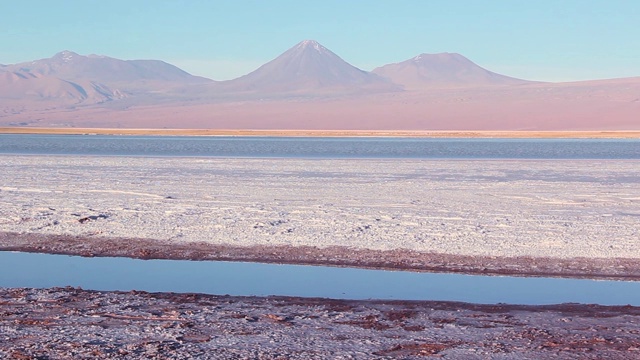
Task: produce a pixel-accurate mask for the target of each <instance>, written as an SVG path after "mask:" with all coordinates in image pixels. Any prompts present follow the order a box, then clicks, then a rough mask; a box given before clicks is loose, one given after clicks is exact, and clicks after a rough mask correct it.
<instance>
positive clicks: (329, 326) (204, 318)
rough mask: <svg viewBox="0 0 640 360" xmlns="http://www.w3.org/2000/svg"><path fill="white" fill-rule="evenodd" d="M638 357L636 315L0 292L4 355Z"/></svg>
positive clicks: (632, 310) (0, 350)
mask: <svg viewBox="0 0 640 360" xmlns="http://www.w3.org/2000/svg"><path fill="white" fill-rule="evenodd" d="M425 357H442V358H451V359H549V358H553V359H574V358H575V359H577V358H579V359H637V358H638V357H640V308H638V307H628V306H623V307H612V306H599V305H578V304H563V305H554V306H517V305H473V304H465V303H452V302H407V301H346V300H329V299H304V298H285V297H267V298H257V297H231V296H212V295H200V294H173V293H146V292H138V291H133V292H98V291H87V290H81V289H75V288H51V289H25V288H18V289H6V288H0V358H3V359H5V358H6V359H71V358H73V359H115V358H118V359H120V358H125V359H191V358H198V359H376V358H380V359H384V358H400V359H417V358H425Z"/></svg>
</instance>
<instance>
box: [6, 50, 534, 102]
mask: <svg viewBox="0 0 640 360" xmlns="http://www.w3.org/2000/svg"><path fill="white" fill-rule="evenodd" d="M0 72H2V74H3V76H2V80H0V98H19V97H33V98H41V99H61V100H66V101H74V100H75V101H77V102H78V103H81V102H84V101H90V102H93V103H96V102H104V101H110V100H117V99H123V98H126V97H131V96H134V95H136V94H138V95H139V94H144V93H154V92H162V93H170V92H171V90H172V89H178V91H176V92H178V93H181V94H185V93H190V92H191V91H194V92H197V93H199V94H201V95H202V94H203V93H204V94H205V96H206V94H210V96H212V97H214V98H215V97H216V95H220V94H224V95H228V94H230V93H231V94H243V93H245V94H264V95H266V96H268V97H272V96H274V95H278V94H292V95H304V94H311V95H318V94H321V95H325V96H326V95H329V94H340V95H342V94H349V93H351V94H361V93H371V92H396V91H402V90H404V89H414V88H422V87H461V86H483V85H512V84H523V83H526V81H525V80H520V79H514V78H510V77H507V76H504V75H499V74H496V73H493V72H490V71H488V70H485V69H483V68H481V67H479V66H477V65H476V64H474V63H473V62H471V61H470V60H468V59H467V58H465V57H463V56H462V55H459V54H422V55H419V56H417V57H415V58H413V59H410V60H407V61H404V62H401V63H397V64H389V65H385V66H382V67H379V68H377V69H375V70H374V71H373V72H367V71H364V70H361V69H358V68H357V67H355V66H353V65H351V64H349V63H347V62H346V61H344V60H343V59H342V58H340V57H339V56H338V55H336V54H335V53H333V52H332V51H331V50H329V49H327V48H325V47H324V46H322V45H321V44H319V43H318V42H316V41H314V40H305V41H302V42H300V43H298V44H297V45H295V46H294V47H292V48H290V49H289V50H287V51H285V52H284V53H283V54H282V55H280V56H278V57H277V58H275V59H273V60H272V61H270V62H268V63H266V64H264V65H262V66H261V67H259V68H258V69H256V70H255V71H253V72H251V73H249V74H247V75H245V76H242V77H239V78H237V79H233V80H228V81H213V80H210V79H206V78H203V77H199V76H193V75H191V74H189V73H187V72H186V71H184V70H182V69H179V68H178V67H176V66H173V65H171V64H168V63H165V62H163V61H159V60H119V59H114V58H111V57H107V56H100V55H88V56H83V55H79V54H76V53H74V52H72V51H68V50H65V51H62V52H59V53H57V54H55V55H54V56H53V57H51V58H48V59H40V60H35V61H31V62H24V63H19V64H14V65H3V66H2V67H0ZM189 85H199V86H198V87H194V88H192V89H188V86H189ZM196 89H197V90H196ZM176 97H177V98H183V96H181V95H180V94H176Z"/></svg>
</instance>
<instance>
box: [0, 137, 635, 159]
mask: <svg viewBox="0 0 640 360" xmlns="http://www.w3.org/2000/svg"><path fill="white" fill-rule="evenodd" d="M0 154H33V155H103V156H186V157H227V158H237V157H240V158H242V157H249V158H324V159H327V158H329V159H331V158H336V159H343V158H354V159H357V158H374V159H376V158H377V159H387V158H389V159H394V158H397V159H640V140H635V139H632V140H627V139H624V140H620V139H432V138H379V137H378V138H376V137H370V138H322V137H251V136H115V135H29V134H0Z"/></svg>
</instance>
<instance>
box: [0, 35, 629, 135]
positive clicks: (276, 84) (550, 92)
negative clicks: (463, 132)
mask: <svg viewBox="0 0 640 360" xmlns="http://www.w3.org/2000/svg"><path fill="white" fill-rule="evenodd" d="M639 89H640V79H639V78H628V79H612V80H602V81H599V82H575V83H555V84H551V83H541V82H534V81H528V80H523V79H517V78H513V77H509V76H506V75H501V74H498V73H495V72H492V71H490V70H487V69H484V68H482V67H480V66H478V65H476V64H475V63H473V62H472V61H471V60H469V59H467V58H465V57H464V56H462V55H460V54H455V53H440V54H420V55H418V56H415V57H413V58H411V59H408V60H405V61H402V62H398V63H394V64H387V65H383V66H381V67H378V68H376V69H374V70H373V71H371V72H367V71H364V70H361V69H358V68H357V67H355V66H353V65H351V64H349V63H348V62H346V61H345V60H343V59H342V58H340V57H339V56H338V55H336V54H335V53H333V52H332V51H330V50H329V49H327V48H326V47H324V46H322V45H321V44H319V43H318V42H316V41H313V40H305V41H302V42H300V43H298V44H296V45H295V46H293V47H292V48H290V49H288V50H287V51H285V52H284V53H283V54H282V55H280V56H278V57H276V58H275V59H273V60H271V61H269V62H268V63H266V64H264V65H262V66H261V67H259V68H258V69H256V70H255V71H253V72H251V73H249V74H247V75H244V76H241V77H239V78H236V79H233V80H227V81H214V80H211V79H207V78H203V77H199V76H194V75H191V74H189V73H187V72H186V71H183V70H181V69H179V68H178V67H176V66H173V65H171V64H168V63H166V62H163V61H159V60H119V59H115V58H111V57H107V56H99V55H88V56H83V55H79V54H77V53H74V52H72V51H62V52H60V53H57V54H55V55H54V56H53V57H51V58H48V59H40V60H35V61H30V62H24V63H19V64H5V65H0V126H3V125H24V126H26V125H28V126H34V125H42V126H44V125H45V124H49V125H52V124H53V125H55V126H58V125H60V126H80V124H85V125H90V126H94V125H95V126H98V125H99V126H107V127H109V126H121V127H136V126H152V127H156V126H159V125H160V124H162V126H166V127H185V126H186V127H194V126H196V127H218V128H219V127H231V128H232V127H243V128H274V127H276V128H277V127H280V128H310V127H312V128H320V129H322V128H336V127H338V128H339V127H342V128H354V129H356V128H358V129H369V128H380V129H394V128H398V129H410V128H415V129H435V128H445V129H446V128H455V129H459V128H465V127H466V128H469V129H480V128H486V127H489V128H492V129H493V128H496V129H497V128H517V129H523V128H527V129H528V128H531V129H540V128H554V129H555V128H563V125H562V124H560V125H558V126H555V125H553V124H554V121H563V118H562V117H557V116H556V114H564V115H563V116H565V117H566V118H570V119H571V121H572V124H574V125H572V127H573V128H585V127H588V128H593V127H596V128H602V127H606V128H621V127H624V128H628V127H632V128H640V121H638V120H636V118H640V117H638V116H637V115H638V114H640V111H638V112H636V110H640V109H638V107H639V106H640V100H638V98H640V92H639V91H638V90H639ZM264 101H268V102H269V107H265V106H266V104H265V103H264ZM300 101H303V102H304V103H299V102H300ZM321 103H323V104H325V105H326V104H329V105H331V106H334V109H338V108H340V109H342V110H340V111H339V112H335V111H337V110H335V111H334V110H331V107H330V106H329V105H327V106H324V107H323V106H321V107H320V108H316V106H317V105H318V104H321ZM235 104H242V107H241V108H238V107H236V105H235ZM551 104H553V106H551ZM338 105H339V106H338ZM378 107H380V108H379V109H377V110H375V111H374V110H372V109H374V108H378ZM169 108H170V109H171V110H170V111H163V110H157V109H165V110H166V109H169ZM552 108H553V109H561V111H560V110H558V111H556V112H555V113H553V114H551V113H550V111H551V109H552ZM583 108H584V111H583V110H582V109H583ZM196 110H197V111H196ZM332 111H333V112H332ZM465 111H466V112H465ZM133 114H135V116H134V115H133ZM152 114H153V115H152ZM181 114H182V115H181ZM322 114H325V115H324V116H325V117H324V118H323V117H321V116H322ZM346 114H350V115H349V116H351V118H350V119H349V121H350V122H349V123H345V122H340V121H337V120H336V119H337V118H341V117H343V116H347V115H346ZM634 114H635V115H634ZM525 115H526V116H525ZM172 116H173V117H174V118H176V119H178V118H179V119H180V120H175V121H173V122H172V121H171V117H172ZM383 116H385V117H384V118H383ZM329 117H331V119H329ZM98 119H100V120H98ZM115 119H117V122H115V121H116V120H115ZM143 119H144V121H147V123H144V124H142V123H141V122H142V121H143ZM152 119H155V120H153V121H155V122H153V121H152ZM311 119H313V120H311ZM497 119H501V120H500V121H499V122H497V121H498V120H497ZM525 119H529V120H527V121H525ZM581 119H582V120H581ZM92 121H94V122H92ZM148 121H152V122H151V123H148ZM336 121H337V122H336ZM456 121H457V122H459V123H456ZM510 121H511V122H510ZM532 121H533V122H532ZM567 121H568V120H567ZM580 121H582V122H583V123H582V125H581V123H580ZM587 123H588V124H587ZM612 123H615V124H619V125H615V124H613V125H611V124H612ZM465 124H466V125H465ZM594 124H595V125H594ZM599 124H600V125H599Z"/></svg>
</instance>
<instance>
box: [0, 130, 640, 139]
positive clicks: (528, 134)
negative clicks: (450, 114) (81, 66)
mask: <svg viewBox="0 0 640 360" xmlns="http://www.w3.org/2000/svg"><path fill="white" fill-rule="evenodd" d="M0 134H42V135H130V136H263V137H269V136H277V137H398V138H445V139H446V138H467V139H485V138H486V139H640V131H639V130H611V131H609V130H593V131H592V130H589V131H527V130H523V131H511V130H504V131H503V130H479V131H474V130H460V131H458V130H434V131H432V130H293V129H286V130H285V129H282V130H258V129H134V128H45V127H43V128H38V127H0Z"/></svg>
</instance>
